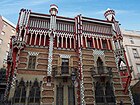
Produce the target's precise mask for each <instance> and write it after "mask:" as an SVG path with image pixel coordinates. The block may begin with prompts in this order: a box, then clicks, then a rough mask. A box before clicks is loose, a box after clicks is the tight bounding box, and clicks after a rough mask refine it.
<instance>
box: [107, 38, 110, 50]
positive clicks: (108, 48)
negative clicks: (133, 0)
mask: <svg viewBox="0 0 140 105" xmlns="http://www.w3.org/2000/svg"><path fill="white" fill-rule="evenodd" d="M106 40H107V47H108V50H110V45H109V39H106Z"/></svg>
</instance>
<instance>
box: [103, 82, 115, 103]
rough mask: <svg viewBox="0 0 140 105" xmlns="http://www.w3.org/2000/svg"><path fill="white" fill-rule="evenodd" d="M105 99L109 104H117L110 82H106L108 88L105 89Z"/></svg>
mask: <svg viewBox="0 0 140 105" xmlns="http://www.w3.org/2000/svg"><path fill="white" fill-rule="evenodd" d="M105 95H106V96H105V97H106V101H107V102H108V103H115V96H114V91H113V86H112V84H111V82H110V81H107V82H106V87H105Z"/></svg>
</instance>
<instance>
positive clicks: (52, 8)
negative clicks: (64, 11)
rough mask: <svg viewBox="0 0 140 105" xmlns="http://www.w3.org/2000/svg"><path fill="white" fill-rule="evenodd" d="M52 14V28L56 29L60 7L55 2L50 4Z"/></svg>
mask: <svg viewBox="0 0 140 105" xmlns="http://www.w3.org/2000/svg"><path fill="white" fill-rule="evenodd" d="M49 12H50V14H51V20H50V30H55V29H56V14H57V13H58V7H57V6H56V5H55V4H52V5H50V11H49Z"/></svg>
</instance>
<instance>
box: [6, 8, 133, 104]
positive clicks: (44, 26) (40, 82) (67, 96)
mask: <svg viewBox="0 0 140 105" xmlns="http://www.w3.org/2000/svg"><path fill="white" fill-rule="evenodd" d="M57 13H58V7H57V6H56V5H51V8H50V15H46V14H40V13H34V12H31V11H29V10H25V9H22V10H21V12H20V17H19V21H18V25H17V36H16V37H14V38H12V39H11V51H12V52H11V53H9V56H8V57H9V59H10V58H12V62H11V60H9V61H8V71H9V75H8V77H7V79H8V83H9V84H8V86H7V91H6V94H5V95H8V100H9V101H10V102H11V103H12V104H13V105H119V103H120V102H121V101H123V103H124V104H125V105H130V104H131V97H130V96H131V95H129V94H128V93H129V92H128V86H129V83H130V80H131V75H130V68H129V66H128V63H127V60H126V58H125V52H124V50H123V46H122V45H121V41H122V36H121V33H120V31H119V25H118V22H117V21H116V20H115V16H114V15H115V13H114V11H113V10H108V11H106V13H105V17H106V18H107V20H99V19H93V18H87V17H83V16H81V15H78V16H76V17H75V18H67V17H60V16H57ZM110 15H111V20H110V19H109V18H110ZM120 50H121V51H120ZM120 60H121V61H120ZM121 62H123V63H124V64H125V66H124V65H123V66H122V65H121ZM123 67H125V69H123ZM21 87H22V88H21ZM35 87H36V88H35ZM19 88H20V89H21V90H22V91H21V90H20V91H19V94H20V95H16V92H17V91H18V89H19ZM36 89H38V91H37V90H36ZM32 91H33V93H32ZM31 93H32V94H33V96H32V95H31ZM37 93H38V94H37Z"/></svg>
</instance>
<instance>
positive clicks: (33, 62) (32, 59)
mask: <svg viewBox="0 0 140 105" xmlns="http://www.w3.org/2000/svg"><path fill="white" fill-rule="evenodd" d="M35 65H36V56H29V63H28V68H29V69H35Z"/></svg>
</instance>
